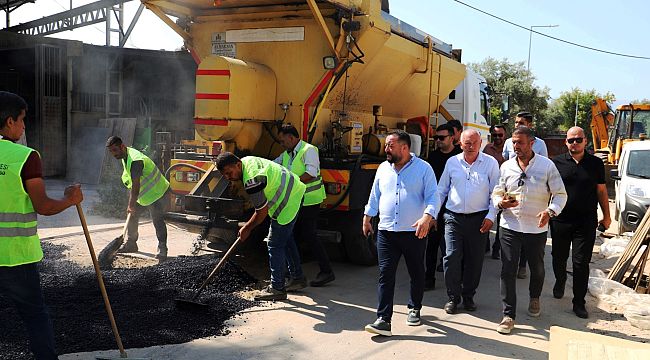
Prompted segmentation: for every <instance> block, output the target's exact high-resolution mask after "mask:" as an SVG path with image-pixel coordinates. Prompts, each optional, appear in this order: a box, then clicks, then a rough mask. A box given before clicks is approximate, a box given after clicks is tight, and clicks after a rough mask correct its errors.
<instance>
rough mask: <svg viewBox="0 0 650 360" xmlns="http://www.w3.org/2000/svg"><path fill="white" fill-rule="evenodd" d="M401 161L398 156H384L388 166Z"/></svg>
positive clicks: (389, 154)
mask: <svg viewBox="0 0 650 360" xmlns="http://www.w3.org/2000/svg"><path fill="white" fill-rule="evenodd" d="M400 160H402V158H400V157H399V155H394V154H391V153H388V154H386V161H388V163H390V164H394V163H398V162H400Z"/></svg>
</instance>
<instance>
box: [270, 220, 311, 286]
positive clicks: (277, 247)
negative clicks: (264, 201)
mask: <svg viewBox="0 0 650 360" xmlns="http://www.w3.org/2000/svg"><path fill="white" fill-rule="evenodd" d="M295 225H296V219H293V220H292V221H291V222H290V223H288V224H286V225H280V224H279V223H278V222H277V221H276V220H273V219H271V224H270V225H269V233H268V235H267V236H266V245H267V247H268V249H269V267H270V268H271V286H272V287H273V288H274V289H276V290H284V285H285V274H286V270H287V267H288V268H289V274H290V276H291V277H292V278H294V279H302V278H303V277H305V275H304V274H303V272H302V266H301V265H300V254H298V247H297V246H296V242H295V241H294V238H293V227H294V226H295Z"/></svg>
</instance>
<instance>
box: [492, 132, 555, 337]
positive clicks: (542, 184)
mask: <svg viewBox="0 0 650 360" xmlns="http://www.w3.org/2000/svg"><path fill="white" fill-rule="evenodd" d="M534 141H535V137H534V135H533V132H532V130H530V129H529V128H526V127H518V128H517V129H516V130H515V131H514V132H513V133H512V143H513V145H514V150H515V153H516V154H517V156H516V157H515V158H512V159H510V160H507V161H506V162H504V163H503V165H502V166H501V177H500V178H499V184H498V185H497V186H496V187H495V188H494V191H493V192H492V200H493V202H494V205H495V206H496V207H498V208H499V209H502V210H503V211H502V213H501V223H500V224H499V226H501V229H500V232H501V238H500V239H499V240H500V241H501V264H502V266H501V298H502V300H503V314H504V317H503V320H502V321H501V323H500V324H499V326H498V327H497V331H498V332H499V333H501V334H509V333H510V332H511V331H512V329H513V328H514V325H515V316H516V312H517V293H516V285H517V283H516V281H517V279H516V276H517V263H518V260H519V253H520V252H521V250H522V249H524V250H525V251H526V253H527V254H528V265H529V266H530V284H529V295H530V302H529V305H528V314H529V315H530V316H532V317H538V316H539V315H540V313H541V309H540V304H539V296H540V295H541V293H542V286H543V285H544V275H545V273H544V248H545V246H546V232H547V230H548V222H549V219H550V218H551V217H554V216H556V215H557V214H559V213H560V212H561V211H562V208H564V205H565V204H566V201H567V193H566V190H565V188H564V183H563V182H562V178H561V177H560V173H559V172H558V170H557V168H556V167H555V164H553V162H552V161H551V160H550V159H548V158H546V157H544V156H540V155H537V154H535V153H534V152H533V151H532V146H533V143H534Z"/></svg>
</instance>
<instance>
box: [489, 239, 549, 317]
mask: <svg viewBox="0 0 650 360" xmlns="http://www.w3.org/2000/svg"><path fill="white" fill-rule="evenodd" d="M500 240H501V300H502V301H503V314H504V315H506V316H510V317H511V318H513V319H514V318H515V317H516V315H517V287H516V286H517V270H518V263H519V255H520V253H521V249H525V250H526V254H527V255H528V266H529V267H530V283H529V285H528V291H529V294H530V298H539V296H540V295H541V294H542V287H543V286H544V275H545V272H544V247H545V246H546V231H544V232H543V233H539V234H526V233H522V232H518V231H513V230H510V229H505V228H501V239H500Z"/></svg>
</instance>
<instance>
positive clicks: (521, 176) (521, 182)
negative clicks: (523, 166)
mask: <svg viewBox="0 0 650 360" xmlns="http://www.w3.org/2000/svg"><path fill="white" fill-rule="evenodd" d="M525 178H526V173H525V172H523V171H522V172H521V174H519V181H518V182H517V186H524V179H525Z"/></svg>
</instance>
